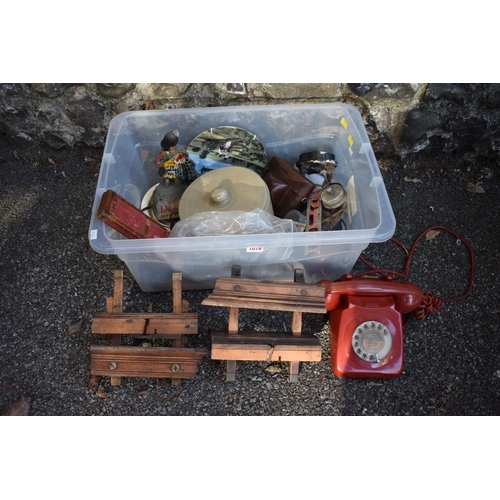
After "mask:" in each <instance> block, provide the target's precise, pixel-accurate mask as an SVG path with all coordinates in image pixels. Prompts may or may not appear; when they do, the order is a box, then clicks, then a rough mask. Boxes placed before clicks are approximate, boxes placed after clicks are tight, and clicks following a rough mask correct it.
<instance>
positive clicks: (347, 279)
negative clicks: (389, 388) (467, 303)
mask: <svg viewBox="0 0 500 500" xmlns="http://www.w3.org/2000/svg"><path fill="white" fill-rule="evenodd" d="M432 229H434V230H436V229H439V230H442V231H446V232H448V233H450V234H451V235H452V236H454V237H455V238H456V239H457V242H461V243H463V244H464V245H465V247H466V249H467V251H468V252H469V256H470V279H469V285H468V288H467V290H466V292H465V293H463V294H462V295H460V296H458V297H454V298H449V299H440V298H439V297H437V296H435V295H434V294H432V293H431V292H426V293H425V294H424V293H422V291H421V290H420V288H419V287H418V286H417V285H414V284H413V283H410V282H409V281H403V282H396V281H394V279H393V278H392V277H391V276H388V274H390V275H394V276H396V277H398V278H400V279H403V280H407V276H408V269H409V267H410V261H411V258H412V256H413V253H414V251H415V248H416V246H417V243H418V242H419V241H420V240H421V239H422V238H423V236H425V235H426V234H427V232H429V231H430V230H432ZM391 241H393V242H395V243H397V244H398V245H399V246H400V247H401V248H402V249H403V250H404V251H405V253H406V265H405V268H404V270H403V271H402V272H395V271H387V270H379V269H376V268H375V267H374V266H372V265H371V264H370V263H369V262H367V261H366V260H365V259H364V258H363V257H360V260H361V261H362V262H364V263H365V264H366V265H368V267H370V268H371V271H367V272H365V273H361V274H359V275H355V276H352V275H350V274H346V275H345V276H343V277H342V278H340V279H339V280H337V281H328V280H323V281H320V282H319V283H320V284H322V285H323V286H324V287H325V303H326V309H327V311H330V354H331V358H332V368H333V372H334V373H335V375H337V376H338V377H364V378H395V377H397V376H398V375H400V374H401V372H402V371H403V328H404V326H405V325H403V321H402V317H403V315H404V314H409V313H412V315H414V316H415V318H416V319H417V320H419V321H423V320H424V319H425V313H426V312H435V311H439V310H440V309H441V307H442V306H443V303H444V302H452V301H457V300H461V299H464V298H465V297H467V296H468V295H469V293H470V292H471V290H472V283H473V279H474V253H473V251H472V248H471V246H470V245H469V243H467V242H466V241H465V240H463V239H462V238H460V236H458V235H457V234H456V233H454V232H453V231H452V230H450V229H449V228H447V227H445V226H432V227H430V228H428V229H426V230H425V231H423V232H422V233H421V234H420V235H419V236H418V237H417V238H416V239H415V241H414V242H413V245H412V247H411V248H410V250H409V251H408V250H407V249H406V248H405V247H404V245H403V244H402V243H400V242H399V241H397V240H395V239H394V238H391ZM368 274H379V275H381V276H379V277H376V278H374V277H371V276H368Z"/></svg>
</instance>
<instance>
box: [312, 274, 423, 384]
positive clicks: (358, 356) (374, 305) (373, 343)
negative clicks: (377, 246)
mask: <svg viewBox="0 0 500 500" xmlns="http://www.w3.org/2000/svg"><path fill="white" fill-rule="evenodd" d="M320 283H321V284H323V285H324V287H325V302H326V309H327V311H331V312H330V354H331V358H332V368H333V372H334V373H335V375H337V376H338V377H346V376H349V377H377V378H394V377H397V376H398V375H400V374H401V372H402V370H403V322H402V315H403V314H407V313H410V312H412V311H413V310H415V309H416V308H417V307H419V305H420V304H421V302H422V299H423V298H424V294H423V293H422V291H421V290H420V288H419V287H418V286H416V285H414V284H413V283H410V282H405V283H397V282H395V281H393V280H392V279H391V278H389V277H387V276H383V277H380V278H360V277H352V276H351V275H345V276H343V277H342V278H341V279H340V280H338V281H333V282H330V281H321V282H320Z"/></svg>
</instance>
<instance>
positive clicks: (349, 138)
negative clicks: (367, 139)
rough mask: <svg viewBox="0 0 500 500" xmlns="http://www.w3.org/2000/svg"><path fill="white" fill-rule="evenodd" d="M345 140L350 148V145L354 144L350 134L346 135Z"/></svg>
mask: <svg viewBox="0 0 500 500" xmlns="http://www.w3.org/2000/svg"><path fill="white" fill-rule="evenodd" d="M347 141H348V142H349V146H351V148H352V145H353V144H354V139H353V138H352V135H351V134H349V135H348V136H347Z"/></svg>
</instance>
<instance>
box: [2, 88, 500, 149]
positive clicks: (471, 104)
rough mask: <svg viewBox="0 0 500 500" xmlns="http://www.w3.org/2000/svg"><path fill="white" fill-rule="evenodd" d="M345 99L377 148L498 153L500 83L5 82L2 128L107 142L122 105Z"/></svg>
mask: <svg viewBox="0 0 500 500" xmlns="http://www.w3.org/2000/svg"><path fill="white" fill-rule="evenodd" d="M306 102H307V103H329V102H345V103H348V104H351V105H353V106H356V107H357V108H358V109H359V110H360V111H361V113H362V115H363V118H364V121H365V125H366V128H367V131H368V135H369V137H370V140H371V142H372V145H373V149H374V151H375V153H376V154H377V155H378V156H379V157H380V156H387V155H394V154H396V155H400V156H405V155H408V154H412V153H416V152H419V151H422V152H428V153H431V154H435V153H460V154H464V155H469V156H482V155H488V156H491V155H496V154H498V152H499V151H500V131H499V127H498V124H499V121H500V84H449V83H447V84H426V83H416V84H394V83H388V84H384V83H354V84H346V83H321V84H316V83H311V84H304V83H303V84H284V83H210V84H201V83H158V84H153V83H148V84H145V83H122V84H110V83H96V84H75V83H71V84H54V83H34V84H28V83H25V84H15V83H14V84H6V83H4V84H0V134H2V135H3V136H4V138H5V139H6V140H7V141H8V142H9V143H12V144H13V145H18V144H20V143H22V144H24V145H27V144H38V143H46V144H48V145H50V146H52V147H54V148H62V147H74V146H77V145H87V146H103V145H104V142H105V140H106V134H107V127H108V125H109V122H110V120H111V119H112V118H113V117H114V116H115V115H116V114H118V113H121V112H124V111H133V110H144V109H146V110H147V109H172V108H191V107H207V106H236V105H245V106H252V105H266V104H295V103H306Z"/></svg>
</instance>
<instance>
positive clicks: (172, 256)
mask: <svg viewBox="0 0 500 500" xmlns="http://www.w3.org/2000/svg"><path fill="white" fill-rule="evenodd" d="M218 126H235V127H239V128H243V129H245V130H247V131H249V132H251V133H254V134H255V136H256V137H257V138H258V139H259V140H260V142H261V143H262V144H263V146H264V148H265V151H266V154H267V159H268V160H269V159H270V158H271V157H272V156H279V157H280V158H282V159H283V160H285V161H287V162H288V163H289V164H290V165H294V164H295V163H296V162H297V160H298V157H299V155H300V154H301V153H304V152H307V151H315V150H322V151H329V152H333V153H334V154H335V157H336V161H337V162H338V167H337V168H336V169H335V174H336V176H337V178H338V180H339V182H340V183H341V184H342V185H343V186H344V187H345V188H346V190H347V195H348V199H347V204H348V217H349V225H348V229H345V230H340V231H339V230H337V231H317V232H301V233H288V234H260V235H228V236H214V237H211V236H200V237H178V238H162V239H158V238H155V239H136V240H132V239H127V238H125V237H124V236H122V235H120V234H119V233H118V232H116V231H115V230H114V229H112V228H111V227H109V226H107V225H106V224H104V223H103V222H101V221H100V220H98V219H97V217H96V213H97V209H98V206H99V203H100V200H101V197H102V195H103V193H104V192H105V191H106V190H108V189H112V190H114V191H116V192H117V193H118V194H120V195H121V196H123V197H125V198H126V199H127V200H128V201H130V202H131V203H133V204H134V205H136V206H137V207H140V206H141V202H142V199H143V197H144V195H145V193H146V192H147V191H148V190H149V189H150V188H151V187H152V186H154V185H155V184H156V183H158V182H159V180H160V178H159V176H158V173H157V170H158V167H157V165H155V163H154V161H153V160H152V158H154V157H155V156H156V155H157V154H158V153H159V151H160V150H161V147H160V141H161V139H162V138H163V136H164V135H165V133H166V132H167V131H169V130H172V129H178V130H179V133H180V139H179V145H180V146H184V147H186V148H187V146H188V144H189V143H190V142H191V141H192V140H193V138H195V137H196V136H197V135H198V134H200V133H201V132H203V131H205V130H207V129H209V128H211V127H218ZM395 226H396V223H395V218H394V214H393V211H392V208H391V204H390V201H389V198H388V196H387V192H386V189H385V186H384V182H383V179H382V176H381V174H380V169H379V167H378V164H377V161H376V159H375V155H374V153H373V149H372V146H371V144H370V141H369V139H368V136H367V134H366V130H365V127H364V125H363V120H362V117H361V115H360V113H359V111H358V110H357V109H356V108H354V107H353V106H350V105H347V104H341V103H332V104H314V105H309V104H305V105H302V104H295V105H283V106H266V105H261V106H234V107H233V106H229V107H218V108H191V109H174V110H162V111H132V112H125V113H121V114H119V115H117V116H116V117H115V118H113V120H112V121H111V123H110V126H109V132H108V137H107V140H106V145H105V149H104V155H103V158H102V164H101V170H100V174H99V178H98V182H97V189H96V194H95V200H94V205H93V208H92V219H91V222H90V227H89V234H88V236H89V241H90V245H91V246H92V248H93V249H94V250H95V251H96V252H99V253H101V254H108V255H109V254H113V255H117V256H118V257H119V258H120V259H121V260H122V261H123V262H124V263H125V264H126V266H127V267H128V269H129V270H130V272H131V273H132V275H133V276H134V279H135V280H136V281H137V283H138V285H139V286H140V288H141V289H142V290H143V291H145V292H156V291H165V290H171V288H172V283H171V275H172V272H181V273H182V277H183V288H184V289H186V290H188V289H208V288H212V287H213V286H214V283H215V280H216V279H217V278H218V277H219V276H230V274H231V266H232V265H233V264H237V265H240V266H241V271H242V277H245V278H257V279H271V280H281V279H284V280H291V279H293V269H294V268H298V267H300V268H302V269H303V270H304V275H305V278H306V281H307V282H317V281H319V280H322V279H328V280H335V279H337V278H339V277H340V276H342V275H343V274H345V273H348V272H350V271H351V269H352V268H353V266H354V264H355V263H356V260H357V259H358V257H359V255H360V254H361V252H362V251H363V250H364V249H365V248H366V247H367V246H368V245H369V244H370V243H380V242H384V241H387V240H388V239H390V238H391V237H392V235H393V233H394V230H395Z"/></svg>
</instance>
